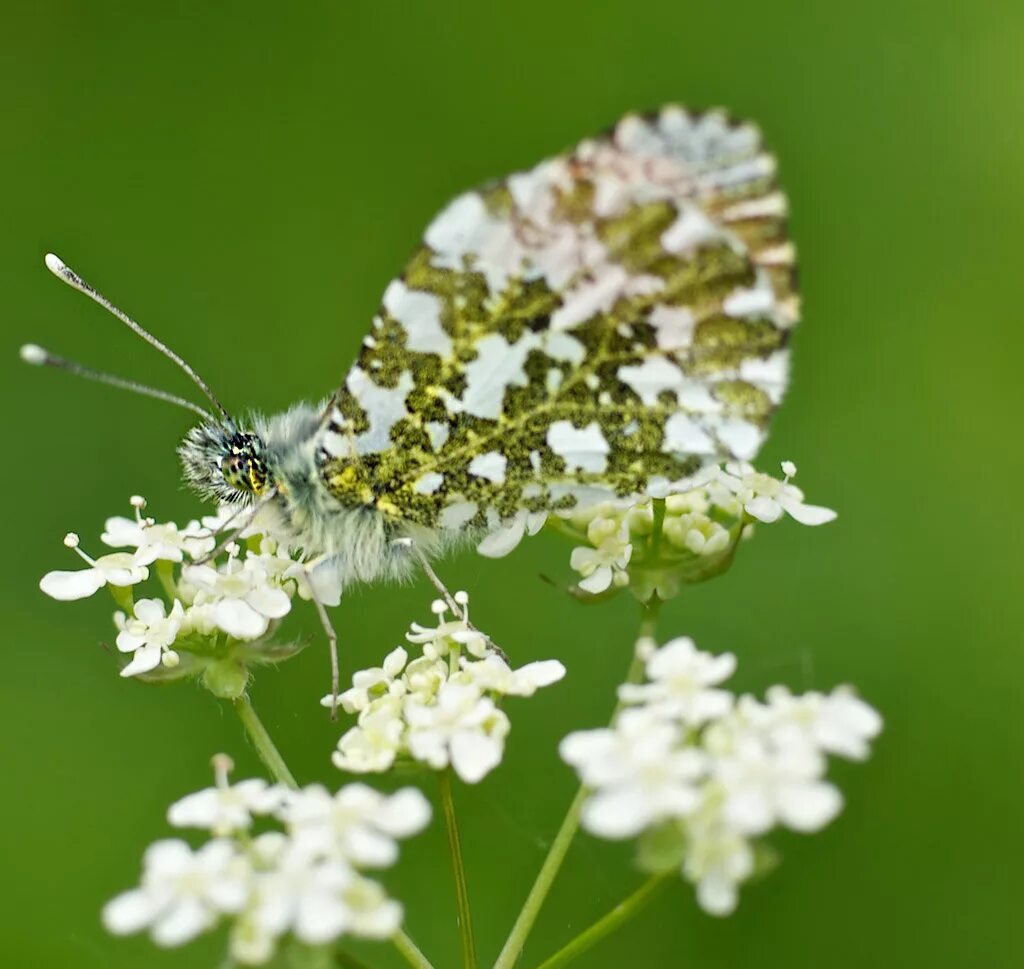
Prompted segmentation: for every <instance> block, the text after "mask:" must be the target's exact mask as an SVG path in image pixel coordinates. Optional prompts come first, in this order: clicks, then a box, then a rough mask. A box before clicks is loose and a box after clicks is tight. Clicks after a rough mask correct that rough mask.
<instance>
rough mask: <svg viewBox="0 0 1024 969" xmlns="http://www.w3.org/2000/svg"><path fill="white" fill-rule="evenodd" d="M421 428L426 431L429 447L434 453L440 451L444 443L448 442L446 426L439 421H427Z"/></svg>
mask: <svg viewBox="0 0 1024 969" xmlns="http://www.w3.org/2000/svg"><path fill="white" fill-rule="evenodd" d="M423 426H424V427H425V428H426V429H427V434H428V435H429V437H430V446H431V447H432V448H433V449H434V450H435V451H440V450H441V448H443V447H444V442H445V441H447V440H448V435H449V433H451V432H450V431H449V430H448V425H447V424H442V423H441V422H440V421H427V423H426V424H424V425H423Z"/></svg>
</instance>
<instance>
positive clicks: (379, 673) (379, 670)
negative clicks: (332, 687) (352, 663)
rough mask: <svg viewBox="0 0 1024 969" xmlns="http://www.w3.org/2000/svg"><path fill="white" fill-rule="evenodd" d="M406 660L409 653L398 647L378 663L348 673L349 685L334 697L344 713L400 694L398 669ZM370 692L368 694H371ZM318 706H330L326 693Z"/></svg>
mask: <svg viewBox="0 0 1024 969" xmlns="http://www.w3.org/2000/svg"><path fill="white" fill-rule="evenodd" d="M408 659H409V654H408V653H407V652H406V651H405V650H404V649H403V648H402V647H401V646H399V647H397V648H396V649H393V650H392V651H391V652H390V653H388V655H387V656H385V657H384V663H383V665H382V666H374V667H371V668H370V669H365V670H358V671H357V672H355V673H353V674H352V688H351V689H349V690H346V691H345V692H344V693H342V694H340V695H339V697H338V702H339V703H340V704H341V707H342V709H343V710H344V711H345V712H346V713H360V712H361V711H363V710H365V709H366V707H367V706H369V704H370V701H371V700H375V699H377V698H378V697H381V696H383V695H384V694H385V693H388V694H390V695H391V696H399V697H401V696H404V695H405V692H406V690H407V686H406V683H405V680H404V679H402V671H403V670H404V669H405V664H406V662H407V661H408ZM371 694H372V696H371ZM320 705H321V706H323V707H327V708H329V709H331V708H333V707H334V697H332V696H331V695H330V694H328V695H327V696H325V697H323V698H322V699H321V700H320Z"/></svg>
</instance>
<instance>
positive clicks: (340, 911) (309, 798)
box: [103, 755, 430, 965]
mask: <svg viewBox="0 0 1024 969" xmlns="http://www.w3.org/2000/svg"><path fill="white" fill-rule="evenodd" d="M214 765H215V770H216V774H217V784H216V786H215V787H212V788H208V789H206V790H204V791H199V792H197V793H195V794H190V795H188V796H187V797H185V798H183V799H182V800H180V801H178V802H177V803H176V804H173V805H172V806H171V808H170V810H169V811H168V821H169V822H170V823H171V824H172V825H174V826H175V827H187V828H200V829H203V830H205V831H207V832H209V833H210V835H211V836H212V837H211V838H210V840H208V841H207V842H206V843H205V844H203V845H202V846H201V847H199V848H198V849H195V850H194V849H193V848H191V847H190V846H189V845H188V844H187V843H186V842H185V841H183V840H181V839H177V838H175V839H167V840H163V841H158V842H156V843H155V844H153V845H151V846H150V847H149V849H148V850H147V851H146V853H145V856H144V858H143V873H142V879H141V884H140V885H139V887H138V888H134V889H131V890H130V891H127V892H124V893H123V894H121V895H119V896H117V897H116V898H114V899H113V900H112V901H111V902H109V903H108V904H107V906H106V907H105V909H104V911H103V921H104V924H105V925H106V927H107V929H108V930H109V931H110V932H113V933H115V934H118V935H125V934H129V933H134V932H139V931H141V930H143V929H148V930H149V934H150V936H151V938H152V939H153V941H154V942H156V943H157V944H158V945H161V946H177V945H182V944H183V943H185V942H188V941H189V940H191V939H193V938H195V937H196V936H197V935H199V934H200V933H203V932H206V931H209V930H210V929H212V928H214V927H215V926H216V925H217V924H218V923H220V922H221V921H222V920H224V919H228V920H230V921H231V931H230V948H231V958H232V960H233V961H234V962H235V963H241V964H244V965H261V964H263V963H266V962H268V961H269V960H270V959H271V958H272V957H273V955H274V953H275V952H276V951H277V950H278V948H279V946H280V945H281V943H282V941H283V940H285V939H287V938H291V939H293V940H295V941H296V942H297V943H299V944H302V945H307V946H325V945H328V944H330V943H333V942H335V941H336V940H338V939H339V938H341V937H343V936H358V937H362V938H371V939H386V938H390V937H391V936H392V935H394V933H395V932H396V931H397V930H398V928H399V926H400V924H401V921H402V907H401V905H399V903H398V902H396V901H394V900H393V899H391V898H389V897H388V895H387V893H386V892H385V890H384V888H383V886H381V885H380V883H378V882H376V881H374V880H373V879H371V878H369V877H367V876H366V875H365V874H364V870H365V869H379V868H386V867H388V866H390V865H392V864H394V862H395V861H396V859H397V857H398V845H397V843H396V841H397V839H399V838H406V837H409V836H410V835H413V834H416V833H417V832H419V831H421V830H422V829H423V828H424V827H425V826H426V825H427V823H428V821H429V820H430V807H429V805H428V804H427V801H426V799H425V798H424V797H423V795H422V794H421V793H420V792H419V791H418V790H416V789H415V788H404V789H402V790H399V791H397V792H396V793H394V794H390V795H385V794H380V793H378V792H376V791H374V790H372V789H371V788H369V787H366V786H365V785H363V784H349V785H347V786H346V787H343V788H341V790H339V791H338V792H337V793H336V794H331V793H329V792H328V791H327V790H326V788H323V787H320V786H318V785H312V786H310V787H306V788H303V789H302V790H298V791H294V790H290V789H288V788H284V787H281V786H278V785H274V786H271V785H268V784H267V783H266V782H265V781H262V780H247V781H242V782H241V783H238V784H234V785H232V784H230V783H229V781H228V776H227V775H228V771H229V770H230V767H231V763H230V760H229V759H228V758H227V757H225V756H223V755H218V757H216V758H214ZM260 818H263V819H265V820H266V821H269V822H271V823H274V822H276V824H275V825H274V827H273V828H272V829H271V830H263V831H261V832H260V833H258V834H254V833H253V831H252V829H253V827H254V822H255V821H257V819H260Z"/></svg>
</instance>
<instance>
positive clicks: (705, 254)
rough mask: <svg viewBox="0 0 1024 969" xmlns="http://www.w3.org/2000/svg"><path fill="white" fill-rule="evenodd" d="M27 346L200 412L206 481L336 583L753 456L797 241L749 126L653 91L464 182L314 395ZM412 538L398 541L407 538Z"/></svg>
mask: <svg viewBox="0 0 1024 969" xmlns="http://www.w3.org/2000/svg"><path fill="white" fill-rule="evenodd" d="M47 264H48V265H49V267H50V268H51V270H53V271H54V272H55V273H56V274H57V275H58V276H59V277H60V278H62V279H64V280H65V281H66V282H68V283H70V284H71V285H73V286H75V287H76V288H78V289H80V290H82V291H83V292H85V293H86V294H87V295H89V296H90V297H92V298H93V299H95V300H96V301H97V302H100V303H101V304H102V305H104V306H105V307H106V308H107V309H109V310H110V311H111V312H113V313H115V315H117V316H118V317H119V318H120V319H122V321H123V322H125V323H126V324H128V325H129V326H130V327H132V328H133V329H134V330H135V331H136V332H137V333H138V334H139V335H140V336H142V337H143V338H144V339H146V340H148V341H149V342H150V343H152V344H153V345H154V346H156V347H157V349H159V350H161V352H164V353H165V354H167V355H168V356H170V357H171V358H172V359H173V360H175V362H176V363H178V365H179V366H181V367H182V368H183V369H184V370H185V372H186V373H187V374H188V375H189V376H190V377H191V378H192V379H193V380H194V381H195V383H196V384H197V385H198V386H199V388H200V389H201V390H202V391H203V393H204V394H205V395H206V397H207V398H208V400H209V401H210V403H211V404H212V405H213V407H214V409H215V412H213V413H211V412H208V411H206V410H205V409H203V408H200V407H198V406H197V405H195V404H193V403H191V402H189V401H185V400H182V399H181V398H178V397H175V396H174V395H171V394H167V393H164V392H163V391H157V390H153V389H152V388H148V387H144V386H141V385H138V384H135V383H133V382H131V381H125V380H121V379H120V378H116V377H111V376H109V375H107V374H98V373H96V372H94V371H90V370H87V369H86V368H84V367H81V366H80V365H78V364H75V363H72V362H70V361H66V360H63V359H61V358H59V357H55V356H54V355H52V354H49V353H48V352H47V351H43V350H42V349H40V348H38V347H26V348H23V352H22V355H23V357H25V359H27V360H29V362H33V363H42V364H49V365H52V366H59V367H62V368H63V369H68V370H72V371H74V372H77V373H79V374H81V375H84V376H87V377H92V378H94V379H100V380H104V381H105V382H108V383H114V384H117V385H120V386H124V387H127V388H128V389H132V390H136V391H139V392H141V393H147V394H150V395H151V396H158V397H161V398H162V399H165V400H171V401H172V402H175V403H179V404H181V405H183V406H187V407H189V408H190V409H192V410H193V411H196V412H198V413H200V414H201V415H202V416H203V419H202V421H201V423H200V424H199V425H198V426H196V427H194V428H193V429H192V430H190V431H189V432H188V434H187V435H186V437H185V439H184V441H183V443H182V444H181V446H180V448H179V454H180V457H181V461H182V465H183V468H184V475H185V479H186V481H187V482H188V483H189V484H190V485H191V486H192V487H193V488H194V489H195V490H196V491H197V492H198V493H199V494H200V495H202V496H204V497H207V498H212V499H216V500H218V501H220V502H222V503H227V504H231V505H239V506H252V507H253V508H254V509H258V510H259V512H260V514H261V516H262V518H261V520H262V521H266V522H268V523H269V525H268V530H270V531H272V532H277V533H280V534H281V535H283V536H285V537H286V538H287V539H288V541H289V544H290V545H292V546H293V547H296V548H301V549H302V550H303V552H304V553H305V555H306V557H307V558H308V559H310V560H312V561H315V562H317V563H329V565H330V567H331V568H332V569H333V570H334V571H335V573H336V575H337V578H338V581H339V582H340V583H341V584H342V585H347V584H349V583H351V582H355V581H372V580H374V579H377V578H380V577H388V576H391V577H394V576H399V575H402V574H404V573H406V572H407V571H408V570H409V569H410V567H411V565H413V564H414V563H415V561H416V559H417V557H418V558H419V559H420V561H421V562H423V563H424V564H426V562H427V561H428V560H429V559H430V558H431V557H433V556H434V555H436V554H438V553H439V552H440V551H441V550H443V549H444V548H446V547H448V546H450V545H452V544H456V543H458V542H460V541H465V540H467V539H471V540H475V541H478V542H479V548H480V550H481V551H482V552H483V553H484V554H489V555H500V554H504V553H506V552H508V551H510V550H511V549H512V548H513V547H514V546H515V545H516V544H517V542H518V541H519V540H520V539H521V538H522V537H523V535H524V534H525V533H527V532H532V531H535V530H536V528H537V527H539V524H540V523H542V522H543V520H544V518H545V517H546V516H547V515H548V514H549V513H551V512H556V511H562V510H569V509H574V508H575V509H579V508H582V507H584V506H585V505H587V504H590V503H594V502H599V501H602V500H606V499H608V498H629V497H640V496H659V495H660V496H663V495H665V494H668V493H670V492H671V491H672V490H674V489H679V488H681V487H682V486H683V485H684V483H685V482H686V481H687V479H690V478H691V477H692V476H693V475H694V474H695V473H696V472H698V471H699V470H700V469H701V468H703V467H706V466H708V465H711V464H717V463H719V462H721V461H723V460H728V459H741V460H746V459H749V458H751V457H752V456H753V455H754V454H755V453H756V451H757V450H758V448H759V446H760V444H761V442H762V441H763V439H764V436H765V433H766V429H767V425H768V422H769V419H770V418H771V416H772V414H773V412H774V410H775V409H776V407H777V406H778V405H779V403H780V400H781V398H782V395H783V392H784V390H785V388H786V384H787V375H788V349H787V344H788V340H789V334H790V332H791V330H792V329H793V327H794V326H795V324H796V323H797V320H798V312H799V307H798V296H797V289H796V278H795V252H794V248H793V245H792V243H791V242H790V241H789V239H788V238H787V231H786V199H785V197H784V195H783V194H782V193H781V191H780V190H779V188H778V186H777V181H776V165H775V160H774V158H773V157H772V156H771V155H770V154H768V153H767V152H766V151H765V150H764V149H763V148H762V144H761V136H760V133H759V131H758V129H757V127H756V126H754V125H753V124H750V123H747V122H737V121H733V120H731V119H730V118H729V117H728V116H727V115H726V114H725V113H724V112H721V111H717V110H716V111H710V112H707V113H703V114H700V113H690V112H688V111H686V110H685V109H683V108H681V107H677V106H668V107H665V108H663V109H661V110H660V111H658V112H657V113H654V114H649V115H643V116H641V115H628V116H626V117H625V118H623V119H622V120H621V121H619V122H618V124H617V125H615V127H614V128H613V129H611V130H610V131H609V132H608V133H606V134H604V135H601V136H598V137H594V138H588V139H586V140H584V141H582V142H581V143H579V144H578V145H577V146H576V147H575V148H573V149H572V150H570V151H568V152H565V153H563V154H560V155H556V156H555V157H553V158H550V159H547V160H545V161H542V162H541V163H540V164H538V165H537V166H535V167H534V168H532V169H530V170H529V171H523V172H519V173H516V174H514V175H510V176H508V177H507V178H504V179H501V180H498V181H495V182H492V183H490V184H488V185H484V186H483V187H481V188H479V189H475V190H473V191H469V192H466V193H464V194H462V195H460V196H458V197H457V198H456V199H454V200H453V201H451V202H450V203H449V204H448V205H447V206H446V207H445V208H443V209H442V210H441V212H440V213H439V214H438V215H437V216H436V217H435V218H434V220H433V221H432V222H431V223H430V225H429V226H428V227H427V229H426V232H425V233H424V235H423V239H422V242H421V244H420V246H419V248H418V249H417V250H416V251H415V253H414V254H413V256H412V258H411V259H410V260H409V262H408V263H407V264H406V266H405V269H404V271H403V272H402V274H401V276H399V277H398V278H397V279H395V280H393V281H392V282H391V283H390V284H389V285H388V286H387V288H386V289H385V291H384V296H383V300H382V304H381V307H380V310H379V312H378V314H377V316H376V317H375V318H374V320H373V326H372V329H371V332H370V334H369V335H368V336H367V337H366V338H365V339H364V340H363V343H362V346H361V349H360V352H359V354H358V357H357V359H356V361H355V363H354V365H353V366H352V367H351V369H350V370H349V371H348V373H347V375H346V376H345V378H344V380H343V382H342V384H341V386H340V387H339V388H338V389H337V391H336V392H335V393H334V394H333V395H332V396H331V397H330V398H329V399H327V400H325V401H321V402H319V403H315V404H298V405H296V406H294V407H292V408H291V409H289V410H288V411H286V412H285V413H283V414H279V415H276V416H272V417H264V416H261V415H254V416H252V417H251V418H248V419H247V420H245V421H236V420H235V419H234V418H232V417H231V416H230V415H229V414H228V412H227V411H226V410H225V409H224V407H223V406H222V405H221V404H220V402H219V401H218V399H217V398H216V397H215V396H214V395H213V393H212V392H211V391H210V389H209V387H208V386H207V385H206V384H205V382H203V381H202V379H201V378H200V377H199V376H198V374H196V373H195V371H194V370H193V369H192V368H191V367H190V366H189V365H188V364H187V363H185V362H184V361H183V360H182V359H181V358H180V357H178V356H177V354H175V353H174V352H173V351H171V350H170V349H169V348H168V347H166V346H165V345H164V344H163V343H161V342H160V341H159V340H157V339H156V338H155V337H153V336H152V335H151V334H149V333H148V332H147V331H145V330H144V329H143V328H142V327H141V326H139V325H138V324H137V323H135V322H134V321H133V320H131V319H130V318H129V317H127V316H126V315H125V314H124V313H122V312H121V311H120V310H118V309H117V308H116V307H115V306H113V304H111V303H110V302H109V301H108V300H106V298H105V297H103V296H101V295H100V294H99V293H98V292H97V291H96V290H94V289H93V288H92V287H90V286H89V285H88V284H87V283H85V282H84V281H83V280H82V279H81V277H79V276H78V275H77V274H75V273H74V272H73V271H72V270H71V269H69V268H68V267H67V266H66V265H64V263H62V262H61V261H60V260H59V259H57V257H55V256H48V257H47ZM413 552H414V553H415V554H412V553H413Z"/></svg>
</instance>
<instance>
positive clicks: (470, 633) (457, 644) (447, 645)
mask: <svg viewBox="0 0 1024 969" xmlns="http://www.w3.org/2000/svg"><path fill="white" fill-rule="evenodd" d="M455 601H456V603H457V604H458V605H459V607H460V608H461V609H462V615H463V618H462V619H459V618H457V617H453V618H452V619H446V618H445V616H446V615H447V613H448V604H447V603H446V602H444V601H443V600H442V599H436V600H435V601H434V602H432V603H431V605H430V611H431V612H433V613H434V615H435V616H437V626H435V627H433V628H431V627H429V626H421V625H420V624H419V623H417V622H414V623H412V624H411V625H410V627H409V632H407V633H406V634H405V638H406V639H407V640H408V641H409V642H410V643H412V644H413V645H416V646H422V647H423V655H424V656H425V657H426V658H427V659H439V658H441V657H443V656H447V655H448V654H449V653H450V652H451V651H452V649H453V648H456V649H459V650H465V651H466V652H467V653H469V654H471V655H472V656H486V655H487V652H488V646H487V637H486V636H485V635H484V634H483V633H481V632H480V631H479V630H477V629H473V628H471V627H470V625H469V596H468V595H467V594H466V593H465V592H461V591H460V592H456V593H455Z"/></svg>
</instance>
